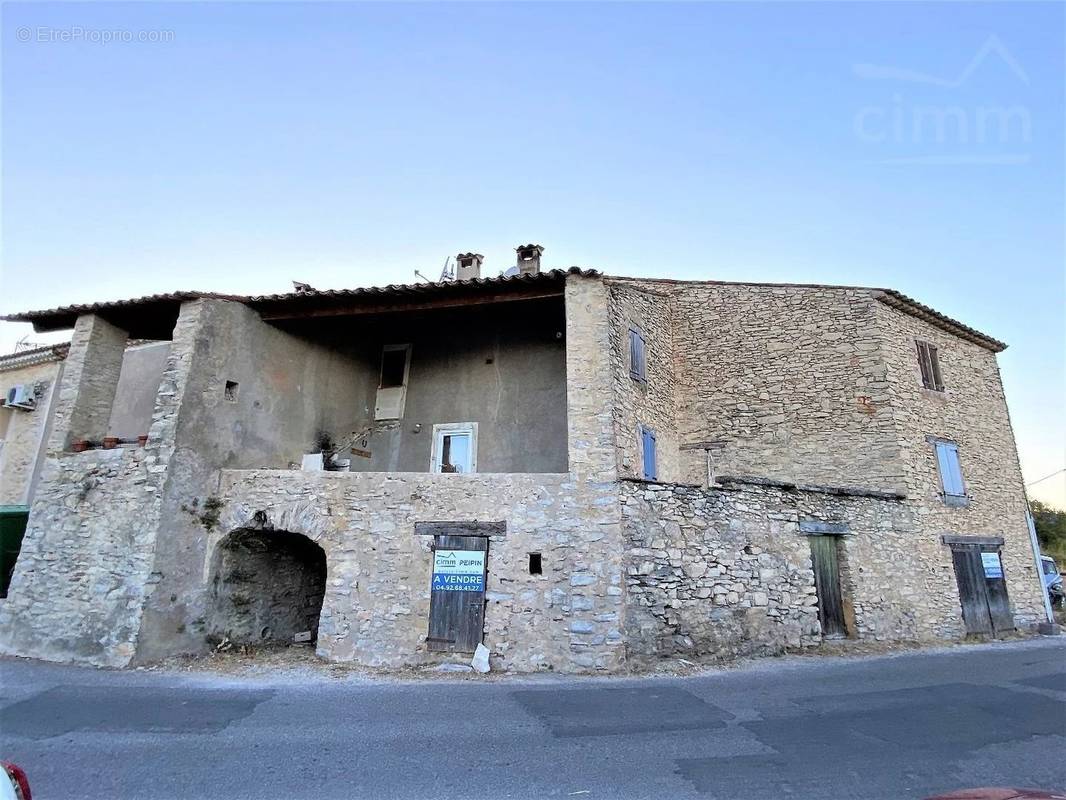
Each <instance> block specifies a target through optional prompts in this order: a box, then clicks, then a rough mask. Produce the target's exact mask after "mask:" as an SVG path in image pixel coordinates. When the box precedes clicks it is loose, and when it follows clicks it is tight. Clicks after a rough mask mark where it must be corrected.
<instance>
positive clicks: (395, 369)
mask: <svg viewBox="0 0 1066 800" xmlns="http://www.w3.org/2000/svg"><path fill="white" fill-rule="evenodd" d="M407 353H408V350H407V347H406V346H405V347H400V348H394V347H386V348H385V349H384V350H382V351H381V385H380V386H379V387H378V388H380V389H391V388H393V387H395V386H403V385H405V384H406V383H407Z"/></svg>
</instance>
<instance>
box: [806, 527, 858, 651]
mask: <svg viewBox="0 0 1066 800" xmlns="http://www.w3.org/2000/svg"><path fill="white" fill-rule="evenodd" d="M807 538H808V539H810V541H811V565H812V567H813V568H814V588H815V590H816V591H817V593H818V620H819V621H820V622H821V623H822V635H823V636H845V635H847V632H848V631H847V626H846V625H845V624H844V600H843V597H842V596H841V593H840V564H839V561H838V559H837V537H836V536H809V537H807Z"/></svg>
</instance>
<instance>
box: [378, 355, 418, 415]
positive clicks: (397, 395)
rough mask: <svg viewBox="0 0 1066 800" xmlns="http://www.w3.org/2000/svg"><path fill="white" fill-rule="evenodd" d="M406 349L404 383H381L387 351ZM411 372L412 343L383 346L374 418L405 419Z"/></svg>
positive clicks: (379, 364) (379, 363)
mask: <svg viewBox="0 0 1066 800" xmlns="http://www.w3.org/2000/svg"><path fill="white" fill-rule="evenodd" d="M397 350H403V351H405V353H406V355H405V357H404V363H403V384H402V385H400V386H387V387H383V386H382V385H381V377H382V371H383V369H384V367H385V353H389V352H395V351H397ZM410 374H411V345H410V344H386V345H383V346H382V348H381V359H380V361H379V362H378V390H377V397H376V399H375V401H374V419H375V420H383V419H403V412H404V408H405V406H406V405H407V379H408V376H409V375H410Z"/></svg>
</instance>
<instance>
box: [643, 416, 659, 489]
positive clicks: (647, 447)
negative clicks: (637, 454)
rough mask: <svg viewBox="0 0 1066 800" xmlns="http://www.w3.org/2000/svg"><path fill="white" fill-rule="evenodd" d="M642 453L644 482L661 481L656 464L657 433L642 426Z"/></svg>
mask: <svg viewBox="0 0 1066 800" xmlns="http://www.w3.org/2000/svg"><path fill="white" fill-rule="evenodd" d="M640 443H641V452H642V454H643V459H644V480H646V481H654V480H658V479H659V472H658V466H657V465H656V462H655V433H654V431H650V430H648V429H647V428H645V427H643V426H641V429H640Z"/></svg>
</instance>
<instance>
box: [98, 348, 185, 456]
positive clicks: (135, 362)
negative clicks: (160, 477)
mask: <svg viewBox="0 0 1066 800" xmlns="http://www.w3.org/2000/svg"><path fill="white" fill-rule="evenodd" d="M169 352H170V342H153V343H151V344H141V345H134V346H132V347H128V348H127V349H126V352H125V353H123V355H122V369H121V371H120V372H119V377H118V386H117V387H116V389H115V401H114V404H113V405H112V406H111V417H110V421H109V422H108V426H107V435H108V436H117V437H118V438H120V439H136V438H137V437H138V436H141V435H142V434H145V433H148V427H149V425H151V424H152V412H153V411H154V410H155V397H156V394H157V393H158V392H159V382H160V381H161V380H162V379H163V369H164V368H165V367H166V363H167V354H168V353H169Z"/></svg>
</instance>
